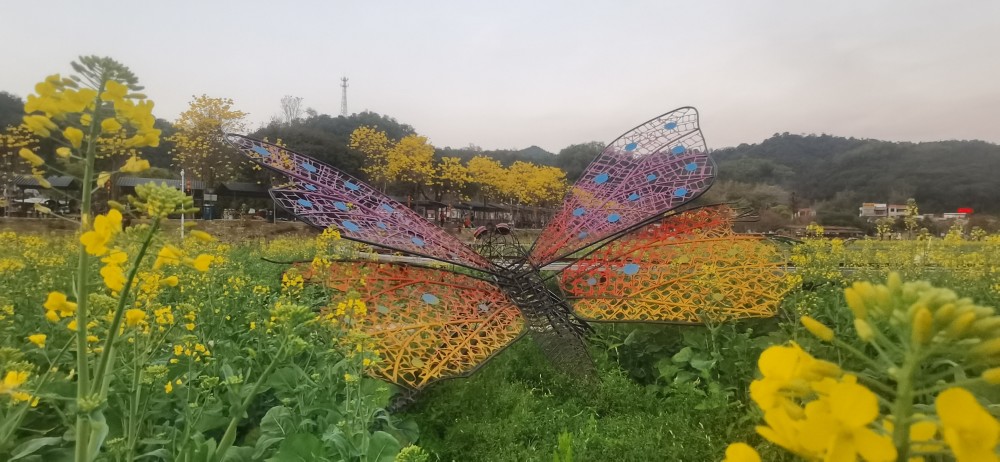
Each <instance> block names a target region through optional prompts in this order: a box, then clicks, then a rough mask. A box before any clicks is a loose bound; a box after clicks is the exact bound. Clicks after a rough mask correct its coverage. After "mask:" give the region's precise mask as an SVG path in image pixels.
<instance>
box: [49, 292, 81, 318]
mask: <svg viewBox="0 0 1000 462" xmlns="http://www.w3.org/2000/svg"><path fill="white" fill-rule="evenodd" d="M43 306H44V307H45V310H46V311H48V312H52V313H56V314H58V316H59V317H60V318H66V317H69V316H72V315H73V314H75V313H76V303H73V302H70V301H68V300H67V299H66V294H64V293H62V292H49V298H48V299H47V300H45V304H44V305H43Z"/></svg>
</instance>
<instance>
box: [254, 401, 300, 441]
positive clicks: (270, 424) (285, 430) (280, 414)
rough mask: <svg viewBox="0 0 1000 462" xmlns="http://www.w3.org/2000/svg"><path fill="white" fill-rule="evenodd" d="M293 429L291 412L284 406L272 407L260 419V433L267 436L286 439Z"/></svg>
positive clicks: (293, 423)
mask: <svg viewBox="0 0 1000 462" xmlns="http://www.w3.org/2000/svg"><path fill="white" fill-rule="evenodd" d="M294 427H295V418H294V416H292V411H291V410H290V409H288V408H287V407H285V406H274V407H272V408H271V409H268V410H267V413H266V414H264V418H263V419H260V433H261V435H267V436H281V437H286V436H288V435H289V434H291V433H292V431H293V430H294Z"/></svg>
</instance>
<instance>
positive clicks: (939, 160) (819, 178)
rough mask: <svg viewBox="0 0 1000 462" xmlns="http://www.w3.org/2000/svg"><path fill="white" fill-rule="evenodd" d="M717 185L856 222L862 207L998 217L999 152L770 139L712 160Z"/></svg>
mask: <svg viewBox="0 0 1000 462" xmlns="http://www.w3.org/2000/svg"><path fill="white" fill-rule="evenodd" d="M713 155H714V157H715V159H716V161H717V162H718V164H719V172H720V173H719V181H720V182H725V181H732V182H739V183H750V184H767V185H774V186H777V187H780V188H783V189H785V190H787V191H788V192H790V196H791V198H790V200H789V202H790V203H789V204H788V206H789V207H790V208H793V209H794V208H796V207H805V206H810V205H813V206H818V208H819V210H820V212H821V214H828V215H829V214H844V213H849V214H852V215H857V208H858V207H859V206H860V204H861V202H894V203H905V202H906V199H907V198H910V197H912V198H915V199H916V200H917V203H918V204H920V208H921V211H922V212H925V213H941V212H950V211H954V210H955V209H956V208H958V207H972V208H974V209H976V212H984V213H990V214H998V213H1000V188H998V187H997V186H998V185H1000V177H998V174H1000V146H998V145H996V144H992V143H987V142H983V141H937V142H925V143H910V142H889V141H880V140H869V139H864V140H863V139H856V138H842V137H836V136H830V135H792V134H788V133H783V134H775V135H774V136H772V137H771V138H768V139H766V140H764V141H763V142H761V143H757V144H741V145H739V146H736V147H732V148H725V149H719V150H716V151H714V152H713Z"/></svg>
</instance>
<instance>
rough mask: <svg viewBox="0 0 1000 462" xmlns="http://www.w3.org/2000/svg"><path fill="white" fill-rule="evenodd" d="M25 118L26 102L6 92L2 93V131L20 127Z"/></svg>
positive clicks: (0, 118) (0, 114)
mask: <svg viewBox="0 0 1000 462" xmlns="http://www.w3.org/2000/svg"><path fill="white" fill-rule="evenodd" d="M23 116H24V100H23V99H21V98H20V97H18V96H15V95H12V94H10V93H7V92H5V91H0V130H3V129H5V128H7V127H9V126H12V125H20V124H21V117H23Z"/></svg>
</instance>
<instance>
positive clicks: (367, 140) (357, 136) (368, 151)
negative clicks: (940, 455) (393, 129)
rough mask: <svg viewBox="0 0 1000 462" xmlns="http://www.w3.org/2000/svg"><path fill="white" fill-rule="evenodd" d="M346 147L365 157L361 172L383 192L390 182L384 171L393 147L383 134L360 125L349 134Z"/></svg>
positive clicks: (380, 131) (372, 128)
mask: <svg viewBox="0 0 1000 462" xmlns="http://www.w3.org/2000/svg"><path fill="white" fill-rule="evenodd" d="M348 146H350V147H351V149H354V150H356V151H359V152H361V153H362V154H364V155H365V166H364V167H362V170H363V171H364V172H365V173H367V174H368V180H369V181H371V182H372V183H374V184H377V185H381V189H382V192H385V188H386V184H387V183H388V182H389V181H392V178H390V177H389V175H388V172H387V171H386V164H387V162H388V155H389V150H390V149H392V146H393V143H392V141H390V140H389V137H388V136H386V134H385V132H384V131H382V130H379V129H377V128H375V127H370V126H367V125H362V126H360V127H358V128H356V129H354V131H353V132H351V141H350V142H349V143H348Z"/></svg>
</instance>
